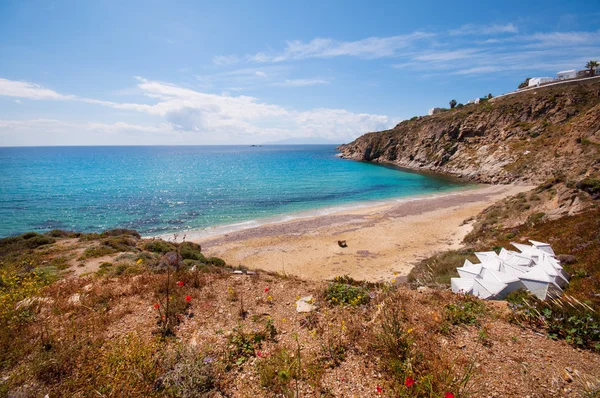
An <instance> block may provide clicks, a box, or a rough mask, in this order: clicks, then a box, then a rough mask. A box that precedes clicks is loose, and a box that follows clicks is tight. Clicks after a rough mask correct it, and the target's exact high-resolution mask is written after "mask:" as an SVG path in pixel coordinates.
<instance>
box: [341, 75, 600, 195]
mask: <svg viewBox="0 0 600 398" xmlns="http://www.w3.org/2000/svg"><path fill="white" fill-rule="evenodd" d="M599 90H600V79H594V80H592V81H587V82H575V83H569V84H562V85H557V86H552V87H546V88H539V89H536V90H532V91H528V92H524V93H519V94H515V95H512V96H508V97H500V98H495V99H492V100H490V101H486V102H484V103H480V104H471V105H466V106H464V107H462V108H460V109H454V110H450V111H447V112H443V113H440V114H436V115H433V116H425V117H420V118H413V119H412V120H407V121H404V122H401V123H399V124H398V125H397V126H396V127H394V128H393V129H391V130H387V131H382V132H375V133H368V134H365V135H363V136H361V137H359V138H357V139H356V140H355V141H353V142H351V143H349V144H344V145H341V146H340V147H338V150H339V151H340V152H341V153H342V157H344V158H347V159H354V160H362V161H371V162H389V163H393V164H396V165H398V166H401V167H406V168H409V169H414V170H429V171H435V172H442V173H447V174H452V175H456V176H459V177H463V178H467V179H470V180H473V181H477V182H484V183H535V184H537V183H541V182H543V181H546V180H548V179H549V178H552V177H555V176H558V175H563V176H565V177H570V178H573V177H577V178H578V179H581V178H583V177H584V176H588V175H594V174H597V173H598V171H599V170H600V98H599V97H598V93H599Z"/></svg>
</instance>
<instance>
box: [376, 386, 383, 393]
mask: <svg viewBox="0 0 600 398" xmlns="http://www.w3.org/2000/svg"><path fill="white" fill-rule="evenodd" d="M382 392H383V388H381V387H379V386H377V394H381V393H382Z"/></svg>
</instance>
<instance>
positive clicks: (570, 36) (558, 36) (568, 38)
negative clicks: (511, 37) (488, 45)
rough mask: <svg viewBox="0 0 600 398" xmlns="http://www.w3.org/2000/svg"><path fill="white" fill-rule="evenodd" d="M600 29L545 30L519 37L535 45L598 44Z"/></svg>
mask: <svg viewBox="0 0 600 398" xmlns="http://www.w3.org/2000/svg"><path fill="white" fill-rule="evenodd" d="M599 37H600V30H598V31H596V32H547V33H535V34H533V35H527V36H523V37H521V38H520V40H523V41H529V42H531V44H532V45H533V46H535V47H564V46H573V45H579V46H581V45H588V46H594V45H595V46H596V47H597V46H598V38H599Z"/></svg>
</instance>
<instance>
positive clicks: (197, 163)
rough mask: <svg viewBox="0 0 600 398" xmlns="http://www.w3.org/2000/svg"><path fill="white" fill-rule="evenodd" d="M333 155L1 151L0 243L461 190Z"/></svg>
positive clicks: (317, 149) (285, 149)
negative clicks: (61, 232) (57, 232)
mask: <svg viewBox="0 0 600 398" xmlns="http://www.w3.org/2000/svg"><path fill="white" fill-rule="evenodd" d="M335 154H336V150H335V146H333V145H306V146H301V145H295V146H262V147H249V146H190V147H173V146H169V147H37V148H0V237H5V236H9V235H14V234H19V233H22V232H26V231H47V230H50V229H56V228H60V229H67V230H76V231H86V232H92V231H101V230H105V229H108V228H116V227H119V228H132V229H136V230H138V231H139V232H140V233H142V234H145V235H157V234H165V233H171V232H175V231H182V230H191V229H201V228H206V227H209V226H215V225H226V224H234V223H239V222H243V221H249V220H261V219H265V218H269V217H275V216H280V215H284V214H293V213H298V212H304V211H308V210H314V209H323V208H329V207H336V206H343V205H348V204H352V203H355V202H372V201H379V200H384V199H390V198H397V197H406V196H413V195H421V194H427V193H436V192H444V191H449V190H452V189H457V188H459V187H461V185H459V184H458V183H456V182H455V181H450V180H448V179H444V178H441V177H435V176H431V175H422V174H416V173H408V172H404V171H400V170H397V169H393V168H389V167H383V166H378V165H374V164H369V163H362V162H354V161H349V160H343V159H339V158H337V157H336V156H335Z"/></svg>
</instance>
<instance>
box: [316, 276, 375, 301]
mask: <svg viewBox="0 0 600 398" xmlns="http://www.w3.org/2000/svg"><path fill="white" fill-rule="evenodd" d="M325 299H326V300H327V301H328V302H329V303H331V304H333V305H352V306H355V305H361V304H367V303H369V301H370V299H371V298H370V297H369V291H368V290H367V289H365V288H364V287H360V286H351V285H347V284H345V283H338V282H334V283H331V284H329V286H327V289H325Z"/></svg>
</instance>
